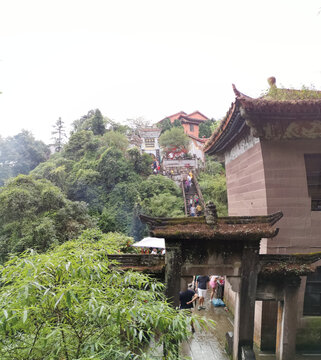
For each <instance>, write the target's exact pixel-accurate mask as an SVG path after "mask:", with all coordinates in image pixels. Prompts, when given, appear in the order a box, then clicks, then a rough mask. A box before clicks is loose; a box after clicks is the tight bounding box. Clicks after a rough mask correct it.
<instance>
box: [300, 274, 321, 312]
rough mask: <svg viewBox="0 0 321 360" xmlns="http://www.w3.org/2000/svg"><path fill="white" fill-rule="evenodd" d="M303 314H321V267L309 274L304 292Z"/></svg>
mask: <svg viewBox="0 0 321 360" xmlns="http://www.w3.org/2000/svg"><path fill="white" fill-rule="evenodd" d="M303 315H306V316H320V315H321V267H318V268H317V270H316V271H315V273H313V274H310V275H308V276H307V283H306V287H305V294H304V306H303Z"/></svg>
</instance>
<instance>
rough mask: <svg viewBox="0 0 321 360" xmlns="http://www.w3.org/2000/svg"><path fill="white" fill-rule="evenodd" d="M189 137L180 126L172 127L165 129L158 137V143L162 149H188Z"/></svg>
mask: <svg viewBox="0 0 321 360" xmlns="http://www.w3.org/2000/svg"><path fill="white" fill-rule="evenodd" d="M189 143H190V139H189V137H188V136H187V135H186V134H185V132H184V129H183V128H180V127H173V128H171V129H170V130H167V131H165V132H164V133H163V134H162V135H161V136H160V137H159V144H160V146H161V147H162V148H163V149H164V150H167V149H173V148H176V149H188V148H189Z"/></svg>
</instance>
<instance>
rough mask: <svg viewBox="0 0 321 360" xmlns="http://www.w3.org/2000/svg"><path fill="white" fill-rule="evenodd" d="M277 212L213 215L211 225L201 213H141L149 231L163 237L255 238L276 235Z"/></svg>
mask: <svg viewBox="0 0 321 360" xmlns="http://www.w3.org/2000/svg"><path fill="white" fill-rule="evenodd" d="M282 215H283V214H282V213H281V212H277V213H275V214H271V215H268V216H253V217H252V216H245V217H242V216H232V217H223V218H218V219H217V224H215V225H214V226H212V225H208V224H207V223H206V218H205V217H204V216H202V217H195V218H193V217H182V218H153V217H149V216H146V215H141V216H140V218H141V220H142V222H144V223H147V224H148V225H150V228H151V233H152V234H153V235H154V236H156V237H164V238H166V239H167V240H193V239H194V240H195V239H196V240H208V239H210V240H258V239H261V238H271V237H274V236H276V235H277V233H278V229H277V228H275V227H274V226H273V225H274V224H275V223H276V222H277V221H278V220H279V219H280V218H281V217H282Z"/></svg>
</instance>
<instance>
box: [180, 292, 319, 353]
mask: <svg viewBox="0 0 321 360" xmlns="http://www.w3.org/2000/svg"><path fill="white" fill-rule="evenodd" d="M204 305H205V306H206V309H205V310H197V308H195V309H194V313H196V314H197V315H199V316H202V317H206V318H210V319H212V320H214V321H215V323H216V325H215V327H214V328H209V329H207V330H201V329H199V328H198V329H197V328H196V331H195V333H194V334H193V335H192V336H191V338H190V339H189V341H187V342H184V343H183V344H182V345H181V355H183V356H186V358H187V359H190V360H205V359H211V360H229V357H228V355H227V353H226V351H225V344H226V337H225V334H226V333H227V332H228V331H233V316H232V314H230V313H229V312H228V311H226V310H225V309H224V308H223V307H214V306H213V304H212V303H211V302H210V300H209V299H206V300H205V303H204ZM255 351H256V359H257V360H276V357H275V354H270V353H262V352H260V351H258V350H257V349H255ZM293 360H321V354H297V355H296V357H295V359H293Z"/></svg>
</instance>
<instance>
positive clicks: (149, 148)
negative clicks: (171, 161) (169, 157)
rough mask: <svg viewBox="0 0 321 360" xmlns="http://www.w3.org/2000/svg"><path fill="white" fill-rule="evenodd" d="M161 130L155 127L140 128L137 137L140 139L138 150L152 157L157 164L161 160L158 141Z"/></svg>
mask: <svg viewBox="0 0 321 360" xmlns="http://www.w3.org/2000/svg"><path fill="white" fill-rule="evenodd" d="M160 133H161V129H159V128H156V127H149V128H140V129H139V137H140V139H141V142H140V149H141V151H142V152H145V153H147V154H150V155H152V156H153V157H154V158H156V159H157V160H158V161H159V162H160V160H161V153H160V146H159V143H158V139H159V136H160Z"/></svg>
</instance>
